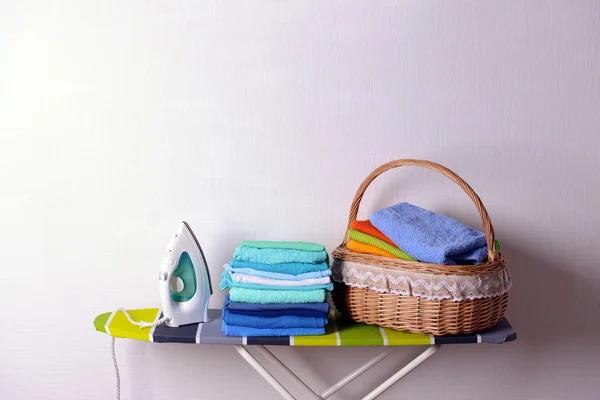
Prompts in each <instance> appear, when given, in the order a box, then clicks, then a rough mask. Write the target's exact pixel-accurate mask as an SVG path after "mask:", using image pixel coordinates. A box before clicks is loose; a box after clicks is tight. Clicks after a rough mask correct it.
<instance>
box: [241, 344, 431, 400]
mask: <svg viewBox="0 0 600 400" xmlns="http://www.w3.org/2000/svg"><path fill="white" fill-rule="evenodd" d="M253 347H254V348H256V350H257V351H258V352H259V353H260V354H261V355H262V356H263V357H264V358H266V359H267V360H269V361H270V362H271V363H272V364H274V365H275V366H276V367H278V368H279V370H280V371H281V372H282V373H283V374H284V375H285V376H287V377H288V378H289V379H291V380H293V381H294V382H296V383H298V384H299V385H301V386H303V387H305V388H306V389H307V390H308V391H309V392H310V399H312V400H318V399H327V398H329V397H330V396H332V395H333V394H334V393H335V392H337V391H338V390H340V389H342V388H343V387H344V386H346V385H347V384H349V383H350V382H352V381H353V380H354V379H356V378H358V377H359V376H361V375H362V374H363V373H365V372H366V371H368V370H369V369H370V368H371V367H373V366H375V365H376V364H378V363H379V362H380V361H381V360H383V359H384V358H386V357H387V356H389V355H390V354H392V352H393V351H394V349H393V348H387V349H386V350H385V351H383V352H382V353H381V354H379V355H377V356H375V357H373V358H372V359H370V360H369V361H367V362H366V363H365V364H363V365H362V366H361V367H359V368H357V369H356V370H354V371H353V372H351V373H350V374H348V375H347V376H346V377H344V378H342V379H340V380H339V381H338V382H337V383H336V384H334V385H333V386H331V387H330V388H329V389H327V390H326V391H324V392H323V393H321V394H320V395H318V394H317V393H315V391H314V390H312V389H311V388H310V387H309V386H308V385H307V384H306V383H304V381H303V380H302V379H300V378H299V377H298V376H297V375H296V374H294V373H293V372H292V371H291V370H290V369H289V368H288V367H287V366H286V365H285V364H284V363H282V362H281V360H279V359H278V358H277V357H275V355H274V354H273V353H271V352H270V351H269V350H268V349H267V348H266V347H265V346H258V345H256V346H253ZM440 347H441V346H440V345H431V346H429V347H428V348H427V349H426V350H425V351H424V352H422V353H421V354H419V355H418V356H417V357H415V358H414V359H413V360H412V361H411V362H409V363H408V364H406V365H405V366H404V367H403V368H401V369H400V370H399V371H398V372H396V373H395V374H394V375H392V376H391V377H390V378H389V379H388V380H386V381H385V382H383V383H382V384H381V385H379V386H378V387H376V388H375V389H374V390H373V391H372V392H371V393H369V394H367V395H366V396H365V397H363V399H362V400H373V399H375V398H377V397H378V396H379V395H381V394H382V393H383V392H385V391H386V390H388V389H389V388H390V387H392V385H393V384H394V383H396V382H398V381H399V380H400V379H402V378H404V377H405V376H406V375H408V373H410V372H411V371H412V370H413V369H415V368H417V367H418V366H419V365H421V364H422V363H423V362H424V361H425V360H427V359H428V358H429V357H431V356H432V355H434V354H435V353H436V352H437V351H438V350H439V348H440ZM235 349H236V350H237V351H238V353H240V355H241V356H242V357H243V358H244V360H246V362H248V364H250V366H252V368H254V369H255V370H256V371H257V372H258V373H259V374H260V376H262V377H263V378H264V379H265V380H266V381H267V382H268V383H269V384H270V385H271V386H273V388H274V389H275V390H276V391H277V392H278V393H279V394H280V395H281V396H282V397H283V398H284V399H285V400H296V397H294V396H293V395H292V394H291V393H290V392H289V391H288V390H287V389H286V388H285V387H283V385H281V383H279V381H277V379H275V378H274V377H273V375H271V373H270V372H269V371H268V370H267V369H266V368H265V367H264V366H263V365H262V364H261V363H260V361H258V360H257V359H256V358H254V356H253V355H252V354H250V352H248V349H247V347H246V346H243V345H235ZM303 398H306V397H303Z"/></svg>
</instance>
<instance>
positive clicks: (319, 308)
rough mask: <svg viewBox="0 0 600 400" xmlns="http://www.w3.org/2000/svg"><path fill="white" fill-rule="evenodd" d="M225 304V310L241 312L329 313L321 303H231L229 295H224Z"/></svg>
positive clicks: (324, 304) (327, 308) (326, 304)
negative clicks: (292, 311) (294, 311)
mask: <svg viewBox="0 0 600 400" xmlns="http://www.w3.org/2000/svg"><path fill="white" fill-rule="evenodd" d="M225 303H226V304H227V308H229V309H230V310H232V311H233V310H235V312H238V313H239V312H241V311H282V310H298V311H314V312H319V313H325V314H327V313H328V312H329V303H328V302H327V301H321V302H319V303H291V304H290V303H267V304H263V303H246V302H240V301H231V300H230V295H229V293H227V294H226V295H225Z"/></svg>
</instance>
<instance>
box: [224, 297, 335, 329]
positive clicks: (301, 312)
mask: <svg viewBox="0 0 600 400" xmlns="http://www.w3.org/2000/svg"><path fill="white" fill-rule="evenodd" d="M231 303H232V302H231V301H230V300H229V294H226V295H225V301H224V302H223V307H225V308H227V309H228V310H230V312H231V313H235V314H241V315H253V316H255V317H283V316H284V315H294V316H297V317H316V318H327V314H328V312H329V304H327V303H326V302H325V305H326V308H325V307H322V306H321V305H322V304H323V303H306V304H308V305H309V306H311V305H315V304H318V305H319V306H321V307H319V308H320V310H316V309H310V308H306V309H305V308H302V306H303V305H304V304H264V305H266V306H281V307H280V309H269V310H260V309H259V310H257V309H256V308H258V307H254V308H255V309H248V308H247V307H242V308H241V309H235V308H231ZM236 304H242V305H244V306H248V305H250V306H252V305H254V306H256V305H258V304H251V303H236ZM261 305H262V304H261ZM284 306H285V307H284ZM289 307H293V308H289ZM315 308H316V307H315ZM234 325H235V324H234Z"/></svg>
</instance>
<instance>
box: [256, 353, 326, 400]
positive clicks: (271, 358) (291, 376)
mask: <svg viewBox="0 0 600 400" xmlns="http://www.w3.org/2000/svg"><path fill="white" fill-rule="evenodd" d="M254 347H255V348H256V350H257V351H258V352H259V353H260V354H262V355H263V357H265V358H266V359H267V360H269V361H270V362H271V363H273V364H275V365H276V366H277V367H279V369H280V370H281V371H282V372H283V373H284V374H285V375H286V376H287V378H289V379H291V380H293V381H294V382H296V383H299V384H301V385H302V386H304V388H306V389H307V390H308V391H309V392H310V398H311V399H313V400H319V399H322V397H320V396H319V395H317V394H316V393H315V392H314V391H313V390H312V389H311V388H310V387H309V386H308V385H307V384H306V383H304V381H303V380H302V379H300V378H299V377H298V375H296V374H295V373H293V372H292V370H290V369H289V368H288V367H287V366H286V365H285V364H284V363H282V362H281V360H279V358H277V357H276V356H275V354H273V353H271V352H270V351H269V349H267V348H266V347H265V346H261V345H256V346H254Z"/></svg>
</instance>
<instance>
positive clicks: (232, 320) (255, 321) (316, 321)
mask: <svg viewBox="0 0 600 400" xmlns="http://www.w3.org/2000/svg"><path fill="white" fill-rule="evenodd" d="M222 315H223V321H224V322H225V323H226V324H227V325H229V326H243V327H247V328H259V329H286V328H323V327H324V326H325V325H327V317H299V316H297V315H283V316H279V317H262V316H256V315H244V314H236V313H234V312H231V311H229V310H228V309H227V308H226V307H223V314H222Z"/></svg>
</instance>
